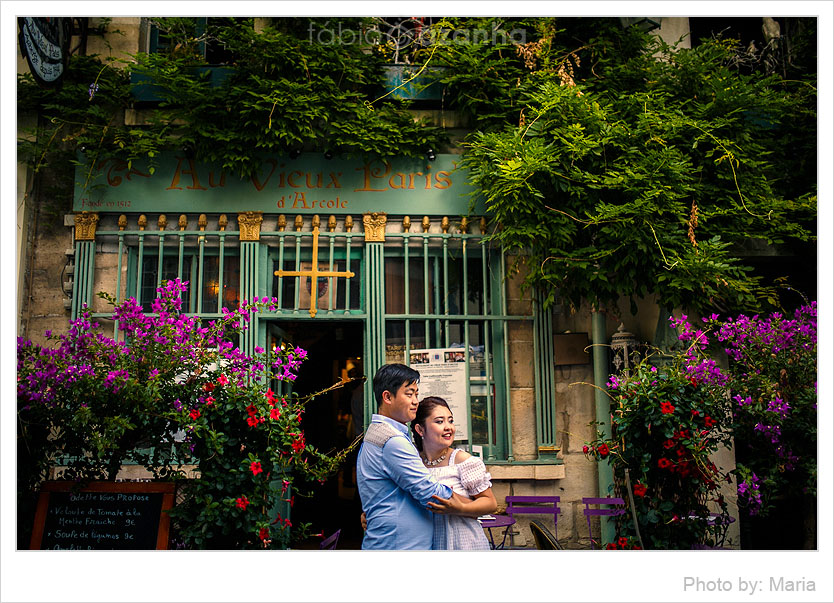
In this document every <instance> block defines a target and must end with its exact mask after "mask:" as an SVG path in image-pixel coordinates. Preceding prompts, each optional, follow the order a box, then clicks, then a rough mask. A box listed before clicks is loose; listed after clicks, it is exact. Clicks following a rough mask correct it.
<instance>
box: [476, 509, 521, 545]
mask: <svg viewBox="0 0 834 603" xmlns="http://www.w3.org/2000/svg"><path fill="white" fill-rule="evenodd" d="M478 521H479V522H480V524H481V527H483V528H486V530H487V533H488V534H489V546H490V548H492V549H493V550H495V549H503V548H504V542H505V541H506V540H507V531H508V528H509V527H510V526H511V525H513V524H515V519H513V518H512V517H510V516H509V515H482V516H481V517H479V518H478ZM492 528H504V537H503V538H502V539H501V544H499V545H498V546H496V545H495V541H494V540H493V538H492Z"/></svg>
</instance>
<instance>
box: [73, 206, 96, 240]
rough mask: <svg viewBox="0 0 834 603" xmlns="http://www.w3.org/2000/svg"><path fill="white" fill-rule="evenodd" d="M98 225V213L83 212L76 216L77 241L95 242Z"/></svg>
mask: <svg viewBox="0 0 834 603" xmlns="http://www.w3.org/2000/svg"><path fill="white" fill-rule="evenodd" d="M97 224H98V214H96V213H92V214H91V213H90V212H88V211H82V212H81V213H80V214H75V240H76V241H95V240H96V225H97Z"/></svg>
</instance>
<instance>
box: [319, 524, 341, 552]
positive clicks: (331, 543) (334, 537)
mask: <svg viewBox="0 0 834 603" xmlns="http://www.w3.org/2000/svg"><path fill="white" fill-rule="evenodd" d="M341 533H342V529H341V528H339V529H338V530H336V531H335V532H333V533H332V534H331V535H330V536H328V537H327V538H325V539H324V540H322V541H321V544H320V545H319V548H320V549H322V550H333V549H335V548H336V545H337V544H338V543H339V534H341Z"/></svg>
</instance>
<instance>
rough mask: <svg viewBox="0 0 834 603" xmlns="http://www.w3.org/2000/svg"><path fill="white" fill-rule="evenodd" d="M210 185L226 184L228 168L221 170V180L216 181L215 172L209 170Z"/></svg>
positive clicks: (213, 186)
mask: <svg viewBox="0 0 834 603" xmlns="http://www.w3.org/2000/svg"><path fill="white" fill-rule="evenodd" d="M209 186H210V187H211V188H217V187H218V186H226V170H223V171H222V172H220V182H217V183H215V182H214V172H209Z"/></svg>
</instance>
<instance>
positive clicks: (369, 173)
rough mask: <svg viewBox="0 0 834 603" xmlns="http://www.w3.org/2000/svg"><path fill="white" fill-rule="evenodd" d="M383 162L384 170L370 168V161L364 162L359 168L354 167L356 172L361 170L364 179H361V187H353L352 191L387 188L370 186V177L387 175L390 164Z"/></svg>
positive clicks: (389, 171)
mask: <svg viewBox="0 0 834 603" xmlns="http://www.w3.org/2000/svg"><path fill="white" fill-rule="evenodd" d="M383 163H384V164H385V171H384V172H383V171H382V170H379V169H376V170H374V169H371V164H370V162H368V163H366V164H365V165H363V166H362V167H361V168H356V171H357V172H363V178H364V180H363V184H362V188H355V189H353V190H354V192H359V191H377V192H382V191H384V190H387V189H385V188H371V178H386V177H387V176H388V174H390V173H391V164H390V163H388V162H387V161H385V162H383Z"/></svg>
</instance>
